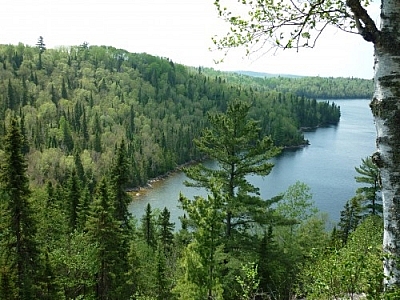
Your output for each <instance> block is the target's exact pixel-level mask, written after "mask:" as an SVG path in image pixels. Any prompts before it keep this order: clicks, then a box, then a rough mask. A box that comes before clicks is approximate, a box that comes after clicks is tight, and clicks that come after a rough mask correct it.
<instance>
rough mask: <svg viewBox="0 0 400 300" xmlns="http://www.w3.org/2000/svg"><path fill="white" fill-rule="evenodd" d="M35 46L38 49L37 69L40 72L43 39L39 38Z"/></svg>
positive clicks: (43, 48)
mask: <svg viewBox="0 0 400 300" xmlns="http://www.w3.org/2000/svg"><path fill="white" fill-rule="evenodd" d="M36 46H37V47H38V49H39V62H38V69H39V70H41V69H42V68H43V65H42V53H43V52H44V51H45V50H46V44H45V43H44V40H43V37H42V36H40V37H39V39H38V42H37V43H36Z"/></svg>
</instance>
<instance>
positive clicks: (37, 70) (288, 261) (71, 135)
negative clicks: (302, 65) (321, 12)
mask: <svg viewBox="0 0 400 300" xmlns="http://www.w3.org/2000/svg"><path fill="white" fill-rule="evenodd" d="M238 78H239V79H240V80H238ZM268 80H269V81H268ZM285 80H286V79H282V78H281V79H279V78H278V79H262V80H261V79H255V78H251V77H244V76H243V75H238V76H236V75H232V74H224V73H220V72H215V71H213V70H210V69H203V68H201V67H199V68H194V67H187V66H183V65H180V64H175V63H174V62H172V61H171V60H169V59H166V58H159V57H154V56H151V55H148V54H144V53H142V54H137V53H129V52H127V51H124V50H121V49H115V48H113V47H106V46H89V45H88V44H87V43H83V44H82V45H80V46H76V47H65V48H62V47H61V48H57V49H46V46H45V43H44V40H43V38H40V39H39V41H38V44H37V45H36V47H31V46H25V45H23V44H19V45H0V139H1V143H0V158H1V165H0V166H1V168H0V192H1V195H0V199H1V201H0V209H1V210H0V299H293V297H294V296H295V295H298V296H303V295H307V296H308V297H310V299H325V298H324V297H326V299H328V298H332V297H337V296H340V295H342V294H343V295H345V294H346V295H347V294H349V293H358V292H365V293H366V292H368V293H370V294H373V293H375V294H374V295H378V294H379V293H380V292H381V287H380V285H379V283H378V282H379V280H380V279H381V278H380V277H379V275H377V274H380V273H379V272H377V271H376V270H377V268H379V266H380V265H379V263H380V258H379V257H380V253H379V251H378V250H377V249H378V248H377V245H378V244H379V243H378V241H379V238H377V236H379V235H380V234H381V224H380V219H379V213H380V206H379V205H380V202H379V199H375V198H374V197H375V193H374V191H372V192H371V189H372V187H373V186H374V185H373V184H372V183H374V184H375V189H377V188H378V187H377V184H376V181H374V182H373V180H372V179H373V178H375V179H376V178H378V177H377V176H378V175H377V174H376V172H377V171H376V170H375V169H373V166H372V165H371V164H368V162H369V160H368V159H365V160H363V162H362V163H363V164H362V166H360V168H358V170H357V172H359V173H360V174H361V175H363V176H361V177H359V178H358V179H357V180H360V182H363V183H365V184H366V185H367V187H366V188H365V189H363V190H360V191H357V193H356V196H355V197H354V199H351V200H349V202H348V204H347V205H346V207H345V208H344V210H343V214H342V219H341V222H340V223H339V224H338V226H337V228H335V229H334V232H333V233H330V232H327V229H326V216H324V215H323V214H321V213H320V212H318V211H317V210H316V209H315V207H314V206H313V202H312V199H311V196H310V193H309V188H308V187H307V186H306V185H305V184H302V183H300V182H298V183H296V184H295V185H293V186H292V187H290V188H289V189H288V191H287V192H286V193H285V194H283V195H279V196H277V197H275V198H273V199H261V197H260V196H259V194H258V189H257V188H256V187H254V186H252V185H251V184H250V183H249V182H248V181H247V179H246V176H247V175H250V174H260V175H268V173H269V172H270V171H271V168H272V164H270V163H269V162H268V160H269V159H270V158H272V157H273V156H275V155H277V154H279V152H280V151H282V149H283V148H285V147H297V146H302V145H305V144H306V143H307V141H305V140H304V136H303V134H302V131H301V130H302V129H304V128H316V127H319V126H324V125H329V124H336V123H337V122H338V121H339V119H340V108H339V107H337V106H336V105H335V104H334V103H330V102H329V101H316V99H315V98H324V97H325V98H327V99H328V98H334V97H337V98H341V97H343V96H346V95H348V96H349V98H356V97H360V98H361V97H364V96H365V93H366V89H365V88H362V89H360V86H362V87H367V90H368V88H369V87H370V86H369V84H370V83H369V81H366V80H360V79H343V78H341V79H337V81H335V79H329V80H323V82H325V84H326V85H329V86H330V89H329V95H328V94H326V93H323V92H321V91H323V90H325V88H324V86H323V85H318V86H317V85H315V84H314V85H313V84H312V82H315V81H316V80H317V79H315V78H314V79H313V78H310V79H309V80H308V81H307V80H306V79H305V78H304V79H302V80H303V81H304V82H306V83H304V86H303V89H301V88H296V89H293V90H291V89H290V88H284V87H283V86H284V85H283V82H286V81H285ZM267 81H268V82H269V83H268V84H267V83H266V82H267ZM277 81H278V82H281V83H282V84H281V85H278V84H276V85H274V84H273V82H277ZM317 81H318V80H317ZM353 81H356V82H358V83H362V85H361V84H353ZM318 82H320V81H318ZM316 86H317V87H316ZM343 86H346V89H345V90H346V93H347V94H346V95H343V88H342V87H343ZM313 87H314V88H313ZM333 87H336V88H333ZM300 90H303V91H307V92H299V91H300ZM206 157H207V158H212V159H215V160H216V161H217V162H218V163H219V166H220V169H218V170H210V169H207V168H206V167H204V166H202V165H201V164H195V165H193V166H191V167H187V168H185V172H186V174H187V175H188V177H189V178H190V179H191V181H190V182H188V183H187V184H188V185H191V186H201V187H204V188H206V189H207V190H208V191H209V196H208V198H207V199H204V198H201V197H198V198H196V199H187V198H186V197H185V195H181V197H180V199H177V202H178V200H179V203H180V206H181V207H182V208H183V210H184V211H185V215H184V216H183V217H182V220H181V224H179V226H178V224H173V223H171V221H170V212H169V210H168V209H167V208H165V209H164V210H162V211H155V210H153V209H152V207H151V206H150V205H148V206H147V209H146V211H144V212H143V217H142V218H141V219H139V220H136V219H134V218H133V217H132V216H131V215H130V214H129V211H128V205H129V203H130V202H131V196H130V195H129V193H128V191H130V190H134V189H135V188H138V187H140V186H143V185H145V184H146V183H147V182H148V180H149V179H152V178H155V177H157V176H161V175H165V174H167V173H168V172H170V171H173V170H175V169H176V168H177V167H179V166H182V165H185V164H188V163H191V162H196V161H197V162H198V161H201V160H202V159H204V158H206ZM374 176H375V177H374ZM360 178H361V179H360ZM371 180H372V181H371ZM375 192H376V191H375ZM366 203H367V204H366ZM349 224H351V225H349ZM178 227H179V228H181V229H179V230H177V228H178ZM371 228H373V230H371ZM357 239H359V240H364V241H366V242H365V243H364V245H365V247H366V248H365V249H364V248H363V249H359V247H361V246H360V245H361V243H359V242H357ZM375 243H376V244H375ZM371 245H372V246H371ZM357 247H358V248H357ZM371 247H372V248H371ZM371 249H372V250H371ZM352 255H353V256H357V255H364V256H363V257H362V258H359V257H358V256H357V259H358V260H357V259H356V260H355V261H354V259H353V257H352ZM350 258H351V261H354V265H352V269H351V271H349V272H347V269H344V270H345V271H342V272H341V273H340V272H339V271H338V270H341V269H340V268H344V267H343V265H342V264H343V263H346V262H348V261H349V260H350ZM366 259H368V260H369V261H370V264H369V265H368V268H366V266H365V265H362V264H361V261H362V260H366ZM333 262H334V263H333ZM357 262H358V263H360V264H357ZM313 265H318V268H319V270H326V274H325V277H321V278H319V277H318V276H320V275H321V272H319V273H316V272H315V269H313V268H312V266H313ZM332 266H335V270H336V271H338V272H339V273H340V274H339V273H338V274H336V273H334V272H332V270H331V272H330V270H329V268H330V267H332ZM363 268H364V269H363ZM360 270H362V271H363V272H361V273H360ZM346 272H347V273H346ZM344 273H345V275H343V274H344ZM354 274H357V275H358V276H359V277H360V278H357V279H359V280H354ZM372 274H375V275H374V276H375V277H374V278H373V279H371V276H372ZM329 276H337V278H336V277H335V278H334V279H332V278H328V277H329ZM346 276H347V277H346ZM338 278H340V279H338ZM324 280H326V282H325V281H324ZM332 282H334V285H335V286H333V287H332V288H331V289H329V291H330V294H327V293H326V289H325V288H326V286H327V285H329V284H332ZM318 283H320V286H318ZM323 291H325V294H324V293H323ZM312 297H315V298H312Z"/></svg>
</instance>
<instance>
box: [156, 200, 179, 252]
mask: <svg viewBox="0 0 400 300" xmlns="http://www.w3.org/2000/svg"><path fill="white" fill-rule="evenodd" d="M170 217H171V213H170V212H169V210H168V209H167V208H166V207H164V209H163V210H162V212H161V213H160V215H159V216H158V221H157V225H158V228H159V232H158V240H159V241H160V243H161V245H162V247H163V250H164V253H167V252H168V251H169V250H171V249H172V247H173V242H174V227H175V223H171V221H170Z"/></svg>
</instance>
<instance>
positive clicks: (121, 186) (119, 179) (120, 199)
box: [110, 140, 131, 228]
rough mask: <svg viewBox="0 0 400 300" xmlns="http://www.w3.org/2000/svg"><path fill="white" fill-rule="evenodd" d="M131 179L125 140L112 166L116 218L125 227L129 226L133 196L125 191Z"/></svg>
mask: <svg viewBox="0 0 400 300" xmlns="http://www.w3.org/2000/svg"><path fill="white" fill-rule="evenodd" d="M128 180H129V165H128V159H127V154H126V147H125V141H124V140H122V142H121V144H120V145H119V147H118V149H117V152H116V158H115V161H114V163H113V165H112V167H111V181H110V182H111V188H112V191H113V198H114V199H113V201H114V207H115V218H116V219H117V220H118V221H119V222H121V225H122V226H123V227H127V228H128V227H129V218H130V213H129V210H128V205H129V203H130V202H131V198H130V197H129V195H128V194H127V193H126V191H125V187H126V185H127V183H128Z"/></svg>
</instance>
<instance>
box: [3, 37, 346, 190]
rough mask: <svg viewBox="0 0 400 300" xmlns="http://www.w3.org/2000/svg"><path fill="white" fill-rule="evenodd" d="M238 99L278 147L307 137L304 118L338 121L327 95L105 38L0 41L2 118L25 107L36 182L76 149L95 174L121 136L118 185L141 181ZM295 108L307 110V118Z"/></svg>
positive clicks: (182, 159) (190, 154)
mask: <svg viewBox="0 0 400 300" xmlns="http://www.w3.org/2000/svg"><path fill="white" fill-rule="evenodd" d="M42 42H43V41H42ZM39 59H40V60H41V65H42V67H41V68H39V67H38V60H39ZM236 98H238V99H248V100H249V101H251V103H253V106H252V107H251V110H250V114H252V117H253V118H255V119H257V120H260V121H261V123H262V134H263V135H270V136H271V137H272V139H273V140H274V142H275V144H277V145H281V146H296V145H301V144H304V143H306V141H304V137H303V135H302V133H301V132H300V131H299V129H300V128H301V127H307V126H314V127H315V126H318V125H323V124H326V123H331V122H333V123H337V122H338V120H339V116H340V115H339V114H338V112H339V110H338V107H336V106H333V107H332V106H331V105H330V104H329V105H327V103H325V102H318V103H317V102H311V100H308V99H305V98H304V99H303V98H300V97H297V96H295V95H293V94H289V93H283V92H279V93H278V92H275V91H273V90H271V89H270V88H265V89H264V88H263V89H259V90H256V89H252V88H251V87H250V85H247V84H241V83H235V82H233V83H229V82H227V80H226V79H223V77H222V76H220V75H218V76H214V75H212V76H209V75H207V74H206V73H203V72H202V69H201V68H200V70H199V71H198V70H194V69H193V68H189V67H185V66H183V65H179V64H175V63H173V62H172V61H170V60H167V59H161V58H158V57H154V56H150V55H147V54H135V53H129V52H127V51H124V50H121V49H115V48H113V47H105V46H101V47H99V46H88V45H86V46H85V47H83V46H73V47H69V48H65V47H64V48H63V47H61V48H58V49H45V47H38V48H36V47H29V46H24V45H22V44H19V45H17V46H13V45H0V123H1V124H3V125H4V124H5V123H4V122H5V120H6V118H7V117H8V116H9V115H10V114H11V113H12V112H13V113H16V114H21V118H23V120H24V124H22V125H21V126H23V127H24V132H25V136H26V143H27V145H29V152H28V153H27V160H28V162H29V165H30V167H29V169H28V175H29V177H30V178H31V179H32V182H33V183H34V184H36V185H42V184H44V183H45V182H46V181H48V180H51V181H57V182H60V183H61V182H63V181H64V180H65V179H66V176H67V175H68V174H69V173H70V172H71V171H72V166H73V164H71V156H74V157H76V155H79V156H80V158H81V160H82V166H83V169H84V173H85V174H87V176H88V177H90V179H91V180H92V181H98V180H100V178H101V177H102V176H103V175H104V174H106V173H108V170H110V169H111V168H112V164H113V162H112V161H111V157H112V156H113V153H114V152H115V145H118V144H120V143H121V141H124V143H125V145H124V147H125V152H126V153H125V154H124V155H125V160H126V165H125V168H126V171H127V172H126V173H125V175H126V176H127V178H126V181H125V183H124V187H125V188H126V187H137V186H140V185H144V184H145V183H146V182H147V180H148V179H149V178H153V177H156V176H159V175H162V174H165V173H166V172H168V171H170V170H173V169H175V168H176V167H177V166H178V165H181V164H184V163H187V162H188V161H191V160H197V159H200V158H201V154H200V153H199V152H198V151H197V150H196V148H195V147H193V142H192V141H193V139H194V138H197V137H199V135H200V132H201V130H202V129H204V128H205V127H206V126H208V121H207V113H208V112H216V111H224V110H225V108H226V106H227V102H229V101H231V100H233V99H236ZM301 107H302V109H303V112H306V111H307V110H308V109H309V108H310V109H311V110H312V112H311V110H310V113H309V114H308V113H307V115H304V117H303V116H302V115H299V114H298V113H297V112H298V111H299V109H300V108H301ZM332 117H333V118H332ZM2 130H3V129H0V135H1V134H3V133H4V132H2ZM94 185H95V184H93V183H92V186H94Z"/></svg>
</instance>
